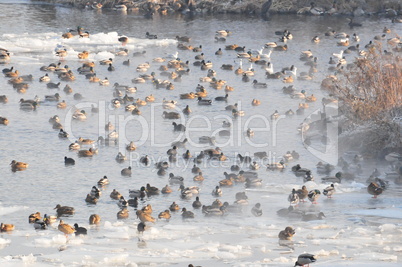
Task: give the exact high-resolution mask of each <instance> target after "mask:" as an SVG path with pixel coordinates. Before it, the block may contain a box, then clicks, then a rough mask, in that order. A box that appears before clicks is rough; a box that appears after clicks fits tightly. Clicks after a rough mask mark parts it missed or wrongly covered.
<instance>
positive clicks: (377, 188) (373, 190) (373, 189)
mask: <svg viewBox="0 0 402 267" xmlns="http://www.w3.org/2000/svg"><path fill="white" fill-rule="evenodd" d="M367 192H368V193H369V194H370V195H373V198H377V196H379V195H381V194H382V193H383V192H384V188H383V187H381V185H380V184H379V183H377V182H371V183H370V184H369V185H368V187H367Z"/></svg>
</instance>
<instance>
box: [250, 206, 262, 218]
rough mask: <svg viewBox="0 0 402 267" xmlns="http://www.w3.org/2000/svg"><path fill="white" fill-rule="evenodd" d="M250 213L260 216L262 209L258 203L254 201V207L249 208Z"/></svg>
mask: <svg viewBox="0 0 402 267" xmlns="http://www.w3.org/2000/svg"><path fill="white" fill-rule="evenodd" d="M251 214H253V215H254V216H255V217H260V216H262V209H261V204H260V203H256V204H255V205H254V207H253V208H252V209H251Z"/></svg>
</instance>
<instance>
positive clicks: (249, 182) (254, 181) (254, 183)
mask: <svg viewBox="0 0 402 267" xmlns="http://www.w3.org/2000/svg"><path fill="white" fill-rule="evenodd" d="M245 186H246V188H256V187H261V186H262V179H258V178H256V177H254V178H252V177H247V178H246V183H245Z"/></svg>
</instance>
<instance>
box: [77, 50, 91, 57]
mask: <svg viewBox="0 0 402 267" xmlns="http://www.w3.org/2000/svg"><path fill="white" fill-rule="evenodd" d="M77 56H78V58H79V59H87V58H88V57H89V52H88V51H82V52H81V53H78V55H77Z"/></svg>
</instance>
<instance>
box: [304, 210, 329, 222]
mask: <svg viewBox="0 0 402 267" xmlns="http://www.w3.org/2000/svg"><path fill="white" fill-rule="evenodd" d="M325 217H326V216H325V214H324V213H323V212H319V213H317V214H316V213H304V214H303V215H302V218H301V220H302V221H317V220H323V218H325Z"/></svg>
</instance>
